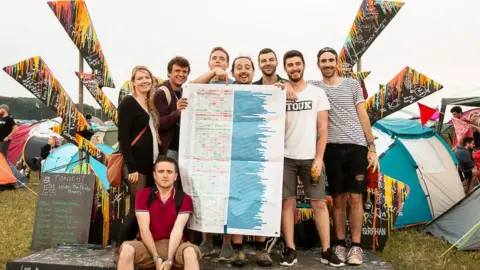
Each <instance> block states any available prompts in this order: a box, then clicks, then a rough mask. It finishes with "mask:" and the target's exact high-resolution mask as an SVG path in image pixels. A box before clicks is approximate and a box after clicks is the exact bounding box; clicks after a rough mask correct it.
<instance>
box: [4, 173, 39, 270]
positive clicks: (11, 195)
mask: <svg viewBox="0 0 480 270" xmlns="http://www.w3.org/2000/svg"><path fill="white" fill-rule="evenodd" d="M28 187H29V188H30V189H32V190H34V191H35V192H37V191H38V174H36V173H33V174H32V177H31V178H30V184H28ZM36 201H37V196H36V195H35V194H33V192H31V191H30V190H28V189H26V188H21V189H17V190H8V191H0V217H1V218H0V228H1V231H0V269H5V264H6V263H7V262H8V260H10V259H14V258H21V257H24V256H26V255H28V254H29V253H30V245H31V241H32V232H33V220H34V217H35V204H36Z"/></svg>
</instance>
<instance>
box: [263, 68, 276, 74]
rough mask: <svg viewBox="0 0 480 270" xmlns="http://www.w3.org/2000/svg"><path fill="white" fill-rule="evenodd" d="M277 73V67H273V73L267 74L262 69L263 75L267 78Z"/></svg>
mask: <svg viewBox="0 0 480 270" xmlns="http://www.w3.org/2000/svg"><path fill="white" fill-rule="evenodd" d="M276 71H277V68H275V67H273V68H272V71H270V72H266V71H264V69H262V73H263V75H265V76H272V75H273V74H275V72H276Z"/></svg>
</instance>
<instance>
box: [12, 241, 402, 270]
mask: <svg viewBox="0 0 480 270" xmlns="http://www.w3.org/2000/svg"><path fill="white" fill-rule="evenodd" d="M297 253H298V261H299V262H298V263H297V264H296V265H295V266H293V267H288V269H303V270H309V269H334V268H333V267H330V266H325V265H323V264H322V263H321V262H320V250H319V249H313V250H308V251H300V250H299V251H298V252H297ZM254 254H255V253H254V251H253V250H251V249H247V264H246V265H245V266H244V267H243V269H257V270H259V269H272V270H273V269H287V268H286V267H284V266H280V265H279V260H280V255H279V253H278V251H277V250H272V254H271V255H272V259H273V260H274V264H273V266H271V267H268V268H262V267H259V266H257V264H256V262H255V255H254ZM216 257H217V255H212V256H209V257H205V258H204V259H202V261H201V269H205V270H222V269H230V270H231V269H232V268H233V267H232V266H231V265H229V264H226V263H221V262H217V261H216ZM46 269H51V270H60V269H61V270H100V269H116V265H115V263H114V262H113V249H112V248H101V247H98V246H94V245H82V246H59V247H57V248H51V249H47V250H44V251H41V252H37V253H34V254H31V255H29V256H27V257H25V258H22V259H18V260H12V261H10V262H8V264H7V270H46ZM341 269H385V270H387V269H388V270H390V269H394V268H393V266H392V265H391V264H389V263H386V262H384V261H382V260H381V259H380V258H379V257H378V256H377V255H375V254H373V253H371V252H365V253H364V264H363V265H362V266H349V267H342V268H341Z"/></svg>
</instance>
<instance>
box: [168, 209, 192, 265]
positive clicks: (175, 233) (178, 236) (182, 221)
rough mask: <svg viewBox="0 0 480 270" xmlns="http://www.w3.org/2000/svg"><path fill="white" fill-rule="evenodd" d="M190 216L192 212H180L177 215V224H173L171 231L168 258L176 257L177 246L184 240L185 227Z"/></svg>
mask: <svg viewBox="0 0 480 270" xmlns="http://www.w3.org/2000/svg"><path fill="white" fill-rule="evenodd" d="M188 218H190V213H179V214H178V216H177V220H176V221H175V225H173V230H172V232H171V233H170V240H169V241H168V257H167V258H168V259H170V260H172V261H173V259H174V258H175V253H176V252H177V248H178V246H179V245H180V241H181V240H182V236H183V230H184V229H185V225H186V224H187V222H188Z"/></svg>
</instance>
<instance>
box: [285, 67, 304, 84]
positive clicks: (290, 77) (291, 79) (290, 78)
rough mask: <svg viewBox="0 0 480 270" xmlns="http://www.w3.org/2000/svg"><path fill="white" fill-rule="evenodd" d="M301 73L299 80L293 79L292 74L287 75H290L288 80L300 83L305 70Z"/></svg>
mask: <svg viewBox="0 0 480 270" xmlns="http://www.w3.org/2000/svg"><path fill="white" fill-rule="evenodd" d="M299 73H300V76H299V77H298V78H292V76H291V75H290V74H288V73H287V75H288V79H289V80H290V81H292V82H298V81H300V80H301V79H302V78H303V70H302V71H300V72H299Z"/></svg>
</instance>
